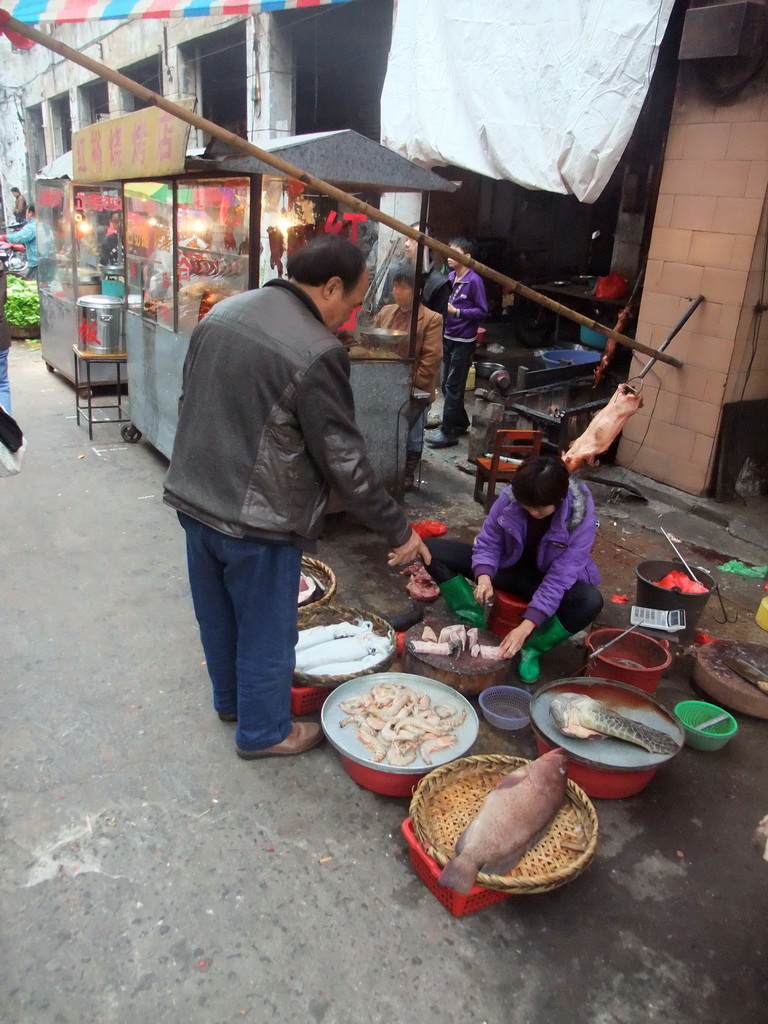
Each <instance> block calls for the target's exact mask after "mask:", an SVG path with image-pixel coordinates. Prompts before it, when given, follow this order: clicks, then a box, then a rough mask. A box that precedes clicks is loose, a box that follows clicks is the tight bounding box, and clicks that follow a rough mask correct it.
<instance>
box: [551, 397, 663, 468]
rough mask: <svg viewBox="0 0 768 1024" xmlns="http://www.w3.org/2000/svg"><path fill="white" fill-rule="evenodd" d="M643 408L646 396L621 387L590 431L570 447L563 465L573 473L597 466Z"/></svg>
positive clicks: (596, 417) (597, 417) (598, 416)
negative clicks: (599, 460) (598, 461)
mask: <svg viewBox="0 0 768 1024" xmlns="http://www.w3.org/2000/svg"><path fill="white" fill-rule="evenodd" d="M642 406H643V396H642V395H640V394H637V393H636V392H635V391H634V390H633V389H632V388H631V387H630V386H629V385H628V384H619V386H618V388H617V389H616V391H615V392H614V394H613V397H612V398H611V400H610V402H609V403H608V405H606V406H605V407H604V408H602V409H601V410H600V411H599V412H598V413H597V414H596V415H595V416H594V418H593V419H592V422H591V423H590V424H589V426H588V427H587V429H586V430H585V431H584V433H583V434H581V435H580V436H579V437H577V438H576V440H575V441H574V442H573V443H572V444H571V445H570V447H569V448H568V451H567V452H566V453H565V455H563V462H564V463H565V465H566V466H567V468H568V472H569V473H572V472H573V471H574V470H575V469H578V468H579V467H580V466H583V465H585V464H586V465H588V466H594V465H595V459H596V458H597V456H598V455H601V454H602V453H603V452H607V451H608V449H609V448H610V447H611V445H612V444H613V442H614V441H615V440H616V438H617V437H618V436H619V434H620V433H621V432H622V430H623V429H624V426H625V424H626V422H627V420H628V419H629V418H630V416H633V415H634V414H635V413H636V412H637V410H638V409H641V408H642Z"/></svg>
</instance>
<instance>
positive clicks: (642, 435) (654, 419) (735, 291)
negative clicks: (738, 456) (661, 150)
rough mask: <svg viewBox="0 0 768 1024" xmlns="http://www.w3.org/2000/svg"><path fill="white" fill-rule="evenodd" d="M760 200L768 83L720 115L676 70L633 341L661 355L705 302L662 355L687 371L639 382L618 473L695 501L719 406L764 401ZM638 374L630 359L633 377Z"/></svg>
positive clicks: (765, 181) (660, 367)
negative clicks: (758, 306)
mask: <svg viewBox="0 0 768 1024" xmlns="http://www.w3.org/2000/svg"><path fill="white" fill-rule="evenodd" d="M767 188H768V85H766V81H765V80H764V79H763V78H762V77H761V78H760V79H759V80H757V81H756V82H754V83H752V84H751V85H750V86H749V87H747V89H746V90H745V91H744V92H743V93H742V94H741V95H740V96H739V98H738V99H737V100H736V102H731V103H729V104H722V103H721V104H717V103H714V102H713V101H711V100H709V99H708V98H706V97H705V96H704V94H703V92H702V90H701V88H700V86H699V85H698V83H697V82H696V81H695V79H694V77H693V74H692V69H691V68H690V66H687V65H681V71H680V79H679V81H678V89H677V94H676V98H675V106H674V110H673V114H672V123H671V126H670V131H669V138H668V141H667V148H666V153H665V162H664V168H663V173H662V178H661V186H660V190H659V200H658V204H657V208H656V216H655V219H654V225H653V233H652V236H651V245H650V250H649V254H648V264H647V269H646V277H645V285H644V291H643V300H642V304H641V307H640V315H639V321H638V329H637V337H638V340H640V341H644V342H646V344H650V345H653V346H654V347H658V345H660V344H661V343H662V342H663V341H664V339H665V338H666V337H667V335H668V334H669V332H670V331H671V329H672V327H674V325H675V324H676V323H677V321H678V320H679V319H680V317H681V316H682V315H683V313H684V312H685V311H686V309H688V307H689V306H690V304H691V301H692V300H693V299H695V298H696V296H697V295H699V294H701V295H704V297H705V299H706V302H704V303H703V304H702V305H701V306H700V307H699V308H698V309H697V310H696V312H695V313H694V314H693V316H692V317H691V319H690V320H689V321H688V323H687V324H686V326H685V327H684V328H683V330H682V331H681V332H680V333H679V334H678V335H677V336H676V338H675V339H674V341H673V342H672V343H671V345H670V347H669V350H668V351H669V352H670V354H671V355H675V356H677V357H678V358H679V359H681V360H682V361H683V362H684V364H685V365H684V367H683V368H682V369H675V368H674V367H671V366H667V365H665V364H662V363H657V364H656V366H655V367H654V370H653V371H652V372H651V373H650V374H649V375H648V376H647V377H646V378H645V387H644V390H643V395H644V399H645V405H644V408H643V409H642V410H641V411H640V412H639V413H638V414H637V415H636V416H634V417H633V418H632V419H631V420H630V421H629V423H628V424H627V427H626V429H625V431H624V437H623V439H622V443H621V446H620V448H619V461H620V462H621V464H622V465H625V466H631V468H632V469H634V470H636V471H637V472H639V473H644V474H646V475H648V476H650V477H652V478H653V479H655V480H660V481H662V482H664V483H668V484H671V485H673V486H675V487H679V488H681V489H682V490H685V491H688V492H689V493H691V494H699V493H701V492H703V491H705V490H706V489H707V486H708V484H709V482H710V478H711V474H712V469H713V460H714V455H715V448H716V442H717V435H718V428H719V422H720V413H721V409H722V405H723V403H724V402H725V401H734V400H738V399H740V398H741V397H745V398H762V397H766V396H768V344H766V337H765V335H766V333H767V332H768V320H767V319H766V317H762V318H756V317H755V314H754V305H755V303H756V301H758V299H759V297H760V295H761V293H762V292H763V289H764V278H765V273H764V268H765V230H766V229H765V223H766V217H765V202H766V189H767ZM763 321H765V323H764V324H763ZM753 348H755V353H756V354H755V356H754V359H753V360H752V366H751V368H750V371H749V374H748V379H747V373H746V371H747V366H748V364H749V360H750V356H751V355H752V352H753ZM645 362H646V357H645V356H642V357H641V358H639V359H638V358H635V359H633V363H632V371H631V372H632V373H636V372H637V371H638V370H639V368H640V367H641V366H643V365H644V363H645ZM743 388H745V390H744V394H743V396H742V389H743Z"/></svg>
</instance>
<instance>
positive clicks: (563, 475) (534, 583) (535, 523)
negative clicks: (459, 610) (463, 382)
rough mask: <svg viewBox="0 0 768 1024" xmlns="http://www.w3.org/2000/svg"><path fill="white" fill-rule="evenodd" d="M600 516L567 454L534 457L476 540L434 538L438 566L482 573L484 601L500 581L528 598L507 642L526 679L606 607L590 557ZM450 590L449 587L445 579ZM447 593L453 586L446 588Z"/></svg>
mask: <svg viewBox="0 0 768 1024" xmlns="http://www.w3.org/2000/svg"><path fill="white" fill-rule="evenodd" d="M596 530H597V520H596V518H595V507H594V503H593V501H592V495H591V494H590V492H589V489H588V488H587V487H586V485H585V484H583V483H581V482H579V481H577V480H574V479H573V478H572V477H570V476H569V474H568V470H567V469H566V467H565V465H564V463H563V462H562V460H561V459H559V458H556V457H555V456H549V455H540V456H536V457H533V458H529V459H527V460H526V461H525V462H524V463H523V464H522V466H521V467H520V469H518V471H517V472H516V473H515V474H514V476H513V477H512V482H511V484H510V486H509V487H507V488H505V489H504V491H503V492H502V493H501V494H500V495H499V497H498V498H497V499H496V501H495V502H494V503H493V505H492V507H491V511H490V512H489V513H488V518H487V519H486V520H485V522H484V523H483V526H482V529H481V530H480V533H479V534H478V535H477V538H476V539H475V544H474V547H472V546H471V545H469V544H462V543H459V542H458V541H450V540H440V539H433V540H428V541H427V542H426V543H427V547H428V548H429V551H430V553H431V555H432V564H431V566H430V573H431V574H432V575H433V576H434V577H435V579H438V575H439V573H440V566H444V567H446V568H447V570H448V571H449V572H450V571H452V572H453V573H458V574H460V575H462V576H466V577H469V578H474V579H475V580H476V581H477V586H476V588H475V598H476V600H477V601H478V603H479V604H480V605H483V604H486V603H487V602H489V601H490V600H491V598H492V597H493V592H494V587H495V588H497V589H499V590H506V591H509V592H511V593H513V594H516V595H517V596H519V597H521V598H522V599H523V600H524V601H528V607H527V608H526V610H525V612H524V615H523V621H522V622H521V623H520V625H519V626H515V628H514V629H512V630H510V632H509V633H507V635H506V636H505V637H504V639H503V640H502V642H501V652H502V654H503V655H504V657H505V658H512V657H514V655H515V654H517V652H518V651H520V664H519V666H518V673H519V675H520V679H521V680H522V681H523V682H524V683H535V682H536V681H537V679H538V678H539V655H540V654H542V653H544V652H545V651H549V650H551V649H552V648H553V647H555V646H556V645H557V644H559V643H560V642H561V641H563V640H566V639H567V638H568V637H569V636H572V635H573V634H574V633H578V632H579V630H581V629H584V628H585V627H586V626H588V625H589V624H590V623H591V622H592V621H593V620H594V619H595V618H596V616H597V615H599V613H600V611H601V609H602V607H603V599H602V597H601V595H600V592H599V590H598V589H597V587H596V584H598V583H599V582H600V573H599V572H598V569H597V566H596V565H595V563H594V562H593V561H592V558H591V557H590V551H591V550H592V545H593V544H594V542H595V532H596ZM441 592H442V587H441ZM444 596H445V594H444Z"/></svg>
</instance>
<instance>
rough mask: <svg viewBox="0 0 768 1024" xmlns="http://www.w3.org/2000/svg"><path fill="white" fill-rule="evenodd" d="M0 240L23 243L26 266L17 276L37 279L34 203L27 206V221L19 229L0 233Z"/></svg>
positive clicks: (29, 279) (30, 279) (32, 279)
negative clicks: (3, 233) (4, 233)
mask: <svg viewBox="0 0 768 1024" xmlns="http://www.w3.org/2000/svg"><path fill="white" fill-rule="evenodd" d="M0 242H14V243H16V244H18V243H19V242H21V243H23V245H24V248H25V250H26V253H27V266H26V269H25V270H24V271H23V273H20V274H19V277H25V278H26V279H27V280H28V281H36V280H37V220H36V219H35V207H34V204H32V205H30V206H28V207H27V223H26V224H25V225H24V227H23V228H21V230H20V231H9V232H8V234H7V235H0Z"/></svg>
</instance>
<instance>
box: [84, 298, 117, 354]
mask: <svg viewBox="0 0 768 1024" xmlns="http://www.w3.org/2000/svg"><path fill="white" fill-rule="evenodd" d="M77 305H78V308H79V311H80V314H79V322H78V344H79V346H80V348H81V349H85V351H86V352H100V353H102V354H104V355H107V354H109V353H112V352H122V351H124V349H125V342H124V341H123V308H124V306H123V300H122V299H120V298H118V296H116V295H85V296H82V297H81V298H79V299H78V300H77Z"/></svg>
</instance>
